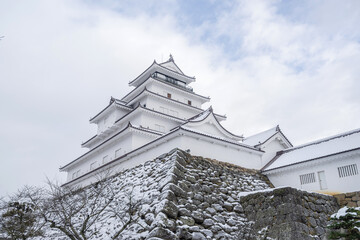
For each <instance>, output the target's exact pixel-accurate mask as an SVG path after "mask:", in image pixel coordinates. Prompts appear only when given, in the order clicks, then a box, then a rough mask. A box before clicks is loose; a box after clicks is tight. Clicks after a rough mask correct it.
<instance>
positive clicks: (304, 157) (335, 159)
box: [262, 129, 360, 193]
mask: <svg viewBox="0 0 360 240" xmlns="http://www.w3.org/2000/svg"><path fill="white" fill-rule="evenodd" d="M359 166H360V129H355V130H353V131H349V132H345V133H342V134H338V135H335V136H332V137H328V138H324V139H321V140H318V141H314V142H310V143H307V144H304V145H300V146H297V147H292V148H288V149H286V150H283V151H279V152H277V154H276V156H275V157H274V158H273V159H272V160H270V162H269V163H267V164H266V165H265V166H264V167H263V168H262V172H263V174H265V175H266V176H268V178H269V179H270V181H271V182H272V183H273V184H274V185H275V186H276V187H279V186H291V187H296V188H300V189H304V190H309V191H317V192H324V193H341V192H354V191H359V190H360V175H359Z"/></svg>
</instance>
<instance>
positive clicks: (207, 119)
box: [180, 106, 243, 142]
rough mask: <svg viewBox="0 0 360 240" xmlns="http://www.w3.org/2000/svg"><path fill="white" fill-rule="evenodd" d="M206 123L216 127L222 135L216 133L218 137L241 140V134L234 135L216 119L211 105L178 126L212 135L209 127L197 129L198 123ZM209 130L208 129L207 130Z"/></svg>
mask: <svg viewBox="0 0 360 240" xmlns="http://www.w3.org/2000/svg"><path fill="white" fill-rule="evenodd" d="M206 123H210V125H211V127H210V128H215V129H217V131H218V133H219V134H221V135H223V136H222V137H220V136H218V134H216V137H220V138H224V139H227V140H229V139H231V140H232V141H236V142H237V141H239V140H242V138H243V137H242V136H238V135H235V134H233V133H231V132H229V131H228V130H226V129H225V128H224V127H223V126H222V125H221V124H220V122H219V120H218V119H217V117H216V115H215V114H214V112H213V109H212V107H211V106H210V107H209V108H208V109H206V110H205V111H203V112H201V113H199V114H197V115H195V116H193V117H191V118H189V119H188V120H187V121H186V122H184V123H183V124H182V125H180V127H182V128H183V129H189V130H190V129H191V130H194V131H195V132H203V133H205V134H207V135H211V136H212V135H214V134H211V133H210V132H211V131H210V130H211V129H209V127H208V128H207V129H206V130H205V129H202V130H200V131H199V130H197V129H198V127H199V126H200V125H203V124H206ZM207 130H209V131H207Z"/></svg>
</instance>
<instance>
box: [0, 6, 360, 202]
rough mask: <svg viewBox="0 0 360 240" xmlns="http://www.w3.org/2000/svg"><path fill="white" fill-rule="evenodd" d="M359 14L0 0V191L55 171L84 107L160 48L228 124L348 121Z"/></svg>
mask: <svg viewBox="0 0 360 240" xmlns="http://www.w3.org/2000/svg"><path fill="white" fill-rule="evenodd" d="M359 23H360V1H358V0H354V1H351V0H345V1H341V0H338V1H332V0H318V1H306V0H305V1H269V0H263V1H261V0H259V1H257V0H256V1H255V0H252V1H220V0H219V1H216V0H209V1H202V0H194V1H190V0H189V1H172V0H169V1H157V0H154V1H151V0H146V1H130V0H129V1H115V0H107V1H93V0H88V1H81V0H76V1H74V0H71V1H70V0H62V1H60V0H59V1H57V0H52V1H48V0H42V1H41V0H33V1H27V0H24V1H13V0H8V1H7V0H0V37H1V36H4V37H2V38H1V40H0V114H1V115H0V116H1V117H0V126H1V127H2V129H1V133H0V161H1V165H0V196H3V195H5V194H8V193H12V192H14V191H15V190H16V189H18V188H20V187H21V186H23V185H24V184H30V185H41V184H43V183H44V180H45V178H46V177H48V178H50V179H57V180H59V181H63V179H64V177H65V176H64V175H65V174H64V173H59V171H58V168H59V167H60V166H61V165H65V164H66V163H68V162H70V161H72V160H73V159H75V158H76V157H78V156H79V155H80V154H82V153H84V152H85V151H86V150H85V149H82V148H81V147H80V144H81V142H83V141H85V140H87V139H88V138H90V137H91V136H93V135H94V134H95V132H96V127H95V126H92V125H90V124H89V123H88V120H89V118H90V117H92V116H94V115H95V114H96V113H97V112H99V111H100V110H101V109H102V108H103V107H105V106H106V105H107V104H108V101H109V99H110V96H114V97H117V98H121V97H122V96H123V95H124V94H126V93H127V92H128V91H129V90H130V88H129V87H128V85H127V84H128V82H129V81H130V80H132V79H134V78H135V77H136V76H137V75H138V74H140V73H141V72H142V71H143V70H145V68H147V67H148V66H149V65H150V64H151V63H152V61H153V60H154V59H156V60H157V61H158V62H161V61H165V60H167V59H168V56H169V54H170V53H171V54H173V56H174V59H175V61H176V63H177V64H178V65H179V66H180V68H182V70H183V71H184V72H185V73H186V74H187V75H190V76H195V77H196V79H197V81H196V83H194V84H193V87H194V89H195V91H196V92H197V93H199V94H202V95H205V96H211V99H212V100H211V104H212V106H213V107H214V109H215V111H216V112H218V113H220V114H226V115H227V116H228V120H227V121H226V123H224V125H225V127H227V128H228V129H229V130H231V131H232V132H234V133H236V134H244V136H249V135H252V134H255V133H257V132H259V131H263V130H266V129H268V128H271V127H274V126H276V125H277V124H280V127H281V129H282V130H283V132H284V133H285V134H286V135H287V137H288V138H289V139H290V140H291V141H292V142H293V144H294V145H297V144H301V143H304V142H307V141H310V140H315V139H318V138H322V137H326V136H329V135H332V134H336V133H340V132H343V131H347V130H351V129H355V128H359V127H360V123H359V119H360V81H359V77H360V67H359V66H360V27H359Z"/></svg>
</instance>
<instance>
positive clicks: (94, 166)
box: [90, 162, 96, 170]
mask: <svg viewBox="0 0 360 240" xmlns="http://www.w3.org/2000/svg"><path fill="white" fill-rule="evenodd" d="M95 168H96V162H93V163H91V164H90V170H94V169H95Z"/></svg>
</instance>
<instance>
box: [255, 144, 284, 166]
mask: <svg viewBox="0 0 360 240" xmlns="http://www.w3.org/2000/svg"><path fill="white" fill-rule="evenodd" d="M284 149H285V147H284V146H283V145H282V144H281V143H280V142H279V141H278V140H276V139H275V138H273V139H272V140H271V141H269V142H268V143H266V144H265V145H263V147H262V148H261V150H263V151H265V153H264V154H263V156H262V166H265V165H266V164H267V163H268V162H269V161H270V160H271V159H273V158H274V157H275V155H276V153H277V152H278V151H281V150H284Z"/></svg>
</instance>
